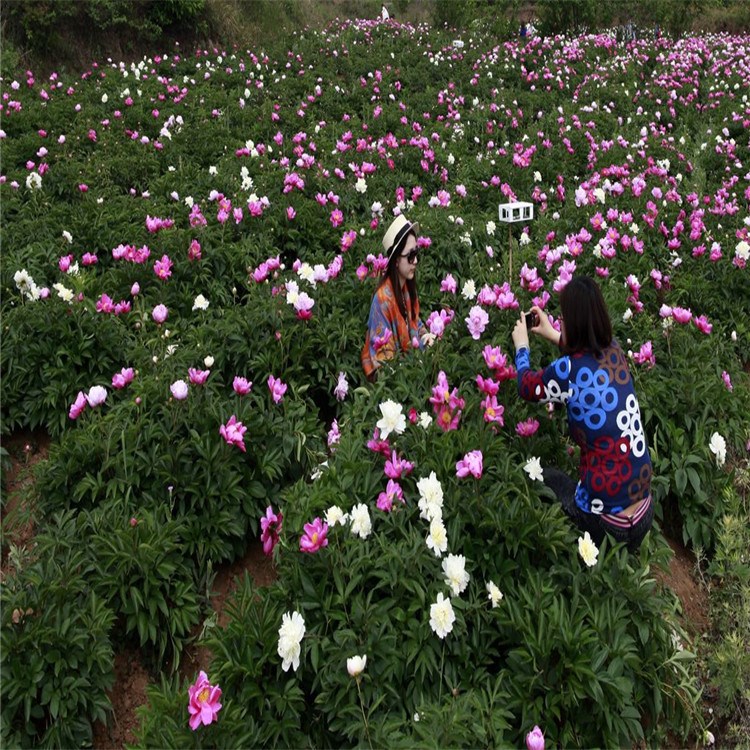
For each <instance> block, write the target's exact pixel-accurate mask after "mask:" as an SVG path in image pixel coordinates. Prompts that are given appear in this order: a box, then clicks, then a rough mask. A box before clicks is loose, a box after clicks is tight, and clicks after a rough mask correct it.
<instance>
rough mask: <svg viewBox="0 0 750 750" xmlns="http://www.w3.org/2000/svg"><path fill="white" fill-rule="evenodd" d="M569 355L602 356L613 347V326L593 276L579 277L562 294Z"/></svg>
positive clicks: (563, 342) (564, 339)
mask: <svg viewBox="0 0 750 750" xmlns="http://www.w3.org/2000/svg"><path fill="white" fill-rule="evenodd" d="M560 312H561V313H562V317H563V320H564V322H565V334H564V336H563V338H562V342H561V343H562V349H563V351H564V352H565V353H566V354H572V353H574V352H581V351H590V352H593V353H594V355H596V356H597V357H598V356H601V354H602V351H603V350H604V349H606V348H607V347H608V346H609V345H610V344H611V343H612V323H611V321H610V319H609V312H608V311H607V305H606V303H605V302H604V297H602V292H601V290H600V289H599V285H598V284H597V283H596V282H595V281H594V280H593V279H592V278H591V277H590V276H575V277H573V278H572V279H571V280H570V281H569V282H568V283H567V284H566V285H565V288H564V289H563V290H562V292H561V293H560Z"/></svg>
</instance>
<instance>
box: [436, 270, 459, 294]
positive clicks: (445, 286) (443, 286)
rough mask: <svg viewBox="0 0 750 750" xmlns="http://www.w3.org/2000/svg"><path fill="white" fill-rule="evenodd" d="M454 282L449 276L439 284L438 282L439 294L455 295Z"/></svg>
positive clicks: (455, 285) (455, 286)
mask: <svg viewBox="0 0 750 750" xmlns="http://www.w3.org/2000/svg"><path fill="white" fill-rule="evenodd" d="M456 288H457V284H456V280H455V279H454V278H453V276H452V275H451V274H448V275H447V276H446V277H445V278H444V279H443V280H442V281H441V282H440V291H441V292H448V294H455V293H456Z"/></svg>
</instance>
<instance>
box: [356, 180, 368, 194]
mask: <svg viewBox="0 0 750 750" xmlns="http://www.w3.org/2000/svg"><path fill="white" fill-rule="evenodd" d="M354 189H355V190H356V191H357V192H358V193H359V194H360V195H364V194H365V193H366V192H367V180H366V179H365V178H364V177H360V178H359V179H358V180H357V181H356V182H355V183H354Z"/></svg>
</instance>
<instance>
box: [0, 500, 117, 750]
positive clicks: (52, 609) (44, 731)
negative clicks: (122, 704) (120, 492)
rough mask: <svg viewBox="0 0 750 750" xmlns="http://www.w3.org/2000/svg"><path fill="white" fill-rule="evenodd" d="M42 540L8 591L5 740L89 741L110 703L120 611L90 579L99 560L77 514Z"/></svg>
mask: <svg viewBox="0 0 750 750" xmlns="http://www.w3.org/2000/svg"><path fill="white" fill-rule="evenodd" d="M36 541H37V545H36V549H35V550H34V553H33V555H34V557H33V558H28V559H26V560H24V561H23V566H22V567H21V568H20V569H19V570H17V571H16V572H15V573H14V574H12V575H10V576H9V577H7V578H5V579H4V581H3V586H2V590H1V592H0V596H1V597H2V599H1V603H2V608H1V611H2V631H1V638H2V673H3V679H2V688H1V690H2V741H3V745H4V746H7V747H11V746H12V747H80V746H82V745H89V744H90V743H91V737H92V724H93V722H94V721H96V720H99V721H104V720H106V718H107V712H108V711H109V710H110V701H109V698H108V696H107V693H106V691H107V690H108V689H109V688H110V687H111V685H112V683H113V680H114V672H113V655H112V645H111V643H110V640H109V633H110V629H111V627H112V624H113V620H114V615H113V613H112V611H111V610H110V609H109V607H108V606H107V604H106V602H105V600H104V599H103V598H102V597H100V596H98V595H97V594H96V592H95V591H94V590H93V589H92V588H91V586H90V585H89V582H88V580H89V574H90V573H91V572H92V569H93V562H92V560H91V558H90V556H89V553H88V550H87V549H86V548H85V546H84V545H82V544H81V537H80V536H79V535H78V529H77V527H76V523H75V520H74V517H73V516H72V514H66V515H62V516H59V517H57V518H55V519H54V520H53V521H52V523H51V525H50V526H49V528H48V529H47V530H46V531H44V532H43V533H41V534H40V535H39V536H37V540H36Z"/></svg>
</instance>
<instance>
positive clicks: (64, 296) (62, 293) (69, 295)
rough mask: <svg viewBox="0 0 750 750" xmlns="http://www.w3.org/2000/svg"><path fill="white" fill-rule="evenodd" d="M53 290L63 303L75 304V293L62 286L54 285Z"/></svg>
mask: <svg viewBox="0 0 750 750" xmlns="http://www.w3.org/2000/svg"><path fill="white" fill-rule="evenodd" d="M52 288H53V289H54V290H55V291H56V292H57V296H58V297H59V298H60V299H61V300H62V301H63V302H67V303H68V304H71V303H72V302H73V292H72V290H70V289H68V287H66V286H63V285H62V284H53V285H52Z"/></svg>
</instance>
